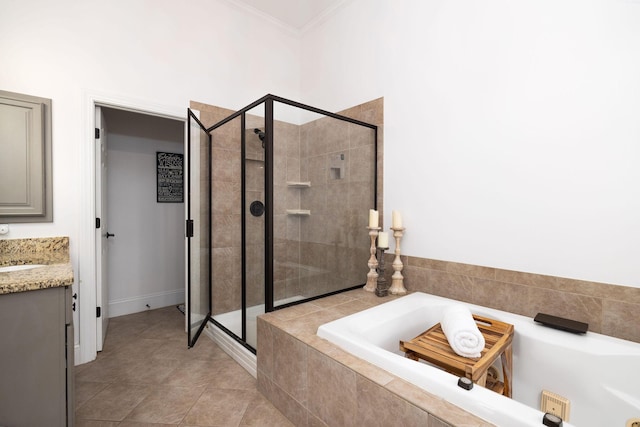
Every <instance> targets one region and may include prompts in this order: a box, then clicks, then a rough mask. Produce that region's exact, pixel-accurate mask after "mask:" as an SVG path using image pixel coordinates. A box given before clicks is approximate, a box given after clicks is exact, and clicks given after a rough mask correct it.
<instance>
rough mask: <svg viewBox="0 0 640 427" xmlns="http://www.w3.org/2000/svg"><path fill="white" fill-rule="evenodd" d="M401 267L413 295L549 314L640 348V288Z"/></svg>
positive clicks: (461, 268)
mask: <svg viewBox="0 0 640 427" xmlns="http://www.w3.org/2000/svg"><path fill="white" fill-rule="evenodd" d="M390 259H391V258H390ZM402 262H403V264H404V266H405V267H404V270H403V271H402V274H403V275H404V277H405V286H406V288H407V289H408V290H410V291H421V292H427V293H430V294H434V295H439V296H443V297H447V298H453V299H457V300H461V301H466V302H469V303H472V304H477V305H482V306H486V307H491V308H495V309H498V310H503V311H508V312H512V313H516V314H521V315H524V316H527V317H534V316H535V315H536V314H537V313H539V312H542V313H548V314H552V315H555V316H561V317H566V318H570V319H573V320H578V321H580V322H586V323H588V324H589V331H591V332H597V333H601V334H605V335H610V336H613V337H616V338H622V339H625V340H630V341H635V342H640V328H638V326H637V325H638V324H640V288H633V287H628V286H617V285H610V284H605V283H597V282H589V281H583V280H573V279H567V278H562V277H555V276H545V275H541V274H532V273H522V272H518V271H510V270H502V269H498V268H491V267H482V266H477V265H470V264H461V263H455V262H448V261H438V260H432V259H426V258H417V257H411V256H409V257H406V256H405V257H403V258H402Z"/></svg>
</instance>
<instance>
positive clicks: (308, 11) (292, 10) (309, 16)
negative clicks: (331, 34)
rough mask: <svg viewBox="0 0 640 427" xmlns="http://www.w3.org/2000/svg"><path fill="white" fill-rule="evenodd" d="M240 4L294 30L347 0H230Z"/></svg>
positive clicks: (301, 28)
mask: <svg viewBox="0 0 640 427" xmlns="http://www.w3.org/2000/svg"><path fill="white" fill-rule="evenodd" d="M231 1H232V2H233V3H236V4H238V5H240V6H245V7H246V8H248V9H253V10H254V11H255V10H257V11H259V12H262V13H265V14H267V15H269V16H271V17H272V18H274V19H276V20H278V21H280V22H281V23H283V24H285V25H287V26H289V27H291V28H293V29H294V30H296V31H301V30H303V29H304V28H305V27H306V26H307V25H309V24H310V23H312V22H313V21H315V20H316V19H319V18H320V17H321V16H323V15H325V14H328V13H330V12H331V11H332V10H334V9H336V8H337V7H339V6H340V5H341V4H343V3H346V2H347V1H349V0H231Z"/></svg>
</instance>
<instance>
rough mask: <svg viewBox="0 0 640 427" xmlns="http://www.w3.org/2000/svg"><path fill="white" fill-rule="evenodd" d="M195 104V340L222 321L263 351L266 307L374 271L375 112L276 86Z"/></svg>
mask: <svg viewBox="0 0 640 427" xmlns="http://www.w3.org/2000/svg"><path fill="white" fill-rule="evenodd" d="M214 108H215V111H209V110H207V108H204V107H203V108H202V109H201V110H199V111H198V112H199V114H198V113H195V112H194V111H192V110H189V126H188V129H189V135H188V138H189V147H188V150H187V164H189V165H190V168H189V170H188V171H187V178H188V180H187V193H188V194H189V203H188V212H187V216H188V218H189V220H188V221H187V235H188V236H189V250H188V251H187V252H188V258H189V259H188V262H187V263H188V265H189V281H190V284H189V295H188V300H189V303H188V305H189V307H188V325H189V345H190V346H191V345H193V344H194V343H195V340H196V339H197V337H198V335H199V333H200V331H201V330H202V328H203V327H204V325H205V324H206V323H207V322H212V323H214V324H215V325H216V326H218V327H219V328H220V329H222V330H224V331H225V332H226V333H227V334H229V335H230V336H232V337H233V338H234V339H236V340H237V341H238V342H240V343H242V345H244V346H245V347H247V348H248V349H250V350H251V351H252V352H254V353H255V349H256V347H257V332H256V317H257V316H258V315H260V314H262V313H265V312H269V311H273V310H277V309H278V308H282V307H286V306H289V305H292V304H297V303H300V302H304V301H309V300H311V299H315V298H319V297H322V296H326V295H331V294H334V293H338V292H342V291H345V290H349V289H353V288H356V287H360V286H362V285H363V284H364V282H365V281H366V276H367V272H368V268H367V259H368V257H369V244H370V241H369V235H368V233H367V229H366V225H367V222H368V211H369V209H372V208H375V207H376V204H377V190H378V188H377V157H378V153H377V136H378V135H377V133H378V128H377V126H376V125H374V124H370V123H366V122H364V121H360V120H356V119H354V118H351V117H346V116H343V115H339V114H334V113H331V112H328V111H324V110H320V109H318V108H314V107H311V106H308V105H303V104H300V103H297V102H294V101H290V100H287V99H284V98H280V97H277V96H274V95H266V96H265V97H263V98H261V99H259V100H257V101H255V102H254V103H252V104H250V105H249V106H247V107H245V108H243V109H241V110H239V111H236V112H230V111H224V110H222V109H220V108H217V107H214Z"/></svg>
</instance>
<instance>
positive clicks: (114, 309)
mask: <svg viewBox="0 0 640 427" xmlns="http://www.w3.org/2000/svg"><path fill="white" fill-rule="evenodd" d="M182 303H184V289H176V290H172V291H165V292H158V293H154V294H147V295H141V296H136V297H131V298H123V299H120V300H115V301H109V311H108V316H109V317H118V316H124V315H126V314H132V313H139V312H141V311H145V310H149V309H151V310H153V309H155V308H161V307H167V306H169V305H178V304H182ZM147 305H148V307H147Z"/></svg>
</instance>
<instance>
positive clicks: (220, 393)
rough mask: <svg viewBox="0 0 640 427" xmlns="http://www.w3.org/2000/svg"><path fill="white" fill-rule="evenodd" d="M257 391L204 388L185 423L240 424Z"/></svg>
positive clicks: (213, 426) (201, 424)
mask: <svg viewBox="0 0 640 427" xmlns="http://www.w3.org/2000/svg"><path fill="white" fill-rule="evenodd" d="M256 393H257V391H253V392H247V391H245V390H206V391H205V392H204V393H202V396H200V399H198V401H197V402H196V404H195V405H193V408H191V410H190V411H189V413H188V414H187V416H186V417H185V418H184V423H185V424H194V425H198V426H210V427H219V426H220V427H222V426H224V427H232V426H233V427H235V426H239V425H240V421H241V420H242V417H243V416H244V413H245V411H246V410H247V407H248V406H249V403H251V402H252V401H253V400H254V398H255V394H256Z"/></svg>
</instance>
